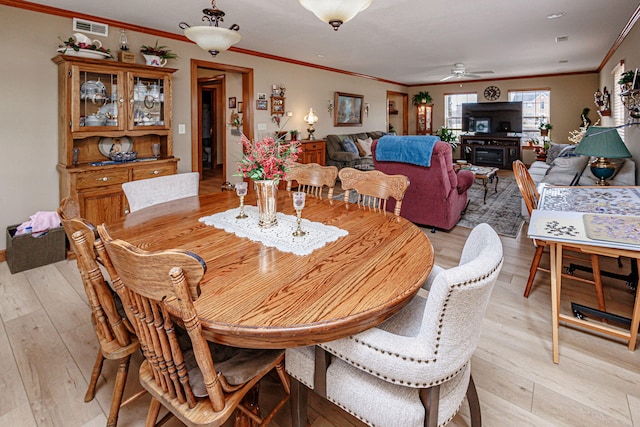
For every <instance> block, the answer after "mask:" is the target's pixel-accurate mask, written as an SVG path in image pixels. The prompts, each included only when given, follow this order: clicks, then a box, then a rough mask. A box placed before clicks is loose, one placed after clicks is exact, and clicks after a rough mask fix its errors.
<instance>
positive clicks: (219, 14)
mask: <svg viewBox="0 0 640 427" xmlns="http://www.w3.org/2000/svg"><path fill="white" fill-rule="evenodd" d="M202 13H204V16H203V17H202V20H203V21H205V22H206V21H209V25H198V26H194V27H192V26H190V25H189V24H187V23H186V22H181V23H180V24H178V26H179V27H180V28H181V29H183V30H184V35H185V37H187V38H188V39H189V40H191V41H193V42H195V43H196V44H197V45H198V46H200V48H202V49H204V50H206V51H208V52H209V53H210V54H211V55H212V56H216V55H217V54H219V53H220V52H223V51H225V50H227V49H229V48H230V47H231V45H234V44H236V43H238V42H239V41H240V39H242V36H241V35H240V33H239V32H238V30H239V29H240V27H239V26H238V25H236V24H233V25H232V26H230V27H229V29H227V28H220V27H218V23H219V22H222V21H224V19H223V17H224V12H223V11H221V10H220V9H218V8H217V7H216V0H211V8H206V9H203V10H202Z"/></svg>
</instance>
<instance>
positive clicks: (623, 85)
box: [618, 70, 640, 92]
mask: <svg viewBox="0 0 640 427" xmlns="http://www.w3.org/2000/svg"><path fill="white" fill-rule="evenodd" d="M635 77H636V72H635V71H631V70H629V71H625V72H624V73H622V77H620V80H618V84H619V85H620V89H621V90H622V91H623V92H624V91H625V90H629V89H635V87H633V86H634V79H635ZM635 80H636V84H635V86H638V84H639V83H640V82H638V81H637V79H635Z"/></svg>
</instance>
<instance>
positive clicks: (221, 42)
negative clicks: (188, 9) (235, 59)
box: [184, 25, 242, 52]
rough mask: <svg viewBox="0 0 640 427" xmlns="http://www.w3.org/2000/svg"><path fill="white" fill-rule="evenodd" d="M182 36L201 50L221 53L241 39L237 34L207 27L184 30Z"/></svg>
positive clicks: (225, 29) (227, 30)
mask: <svg viewBox="0 0 640 427" xmlns="http://www.w3.org/2000/svg"><path fill="white" fill-rule="evenodd" d="M184 35H185V36H186V37H187V38H188V39H189V40H191V41H193V42H195V43H196V44H197V45H198V46H200V48H201V49H204V50H208V51H215V52H223V51H225V50H227V49H229V48H230V47H231V46H232V45H234V44H236V43H238V42H239V41H240V40H241V39H242V35H240V33H239V32H237V31H233V30H229V29H227V28H220V27H214V26H208V25H199V26H195V27H189V28H185V30H184Z"/></svg>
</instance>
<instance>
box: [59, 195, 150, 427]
mask: <svg viewBox="0 0 640 427" xmlns="http://www.w3.org/2000/svg"><path fill="white" fill-rule="evenodd" d="M79 214H80V210H79V206H78V202H77V200H75V199H73V198H70V197H67V198H65V199H63V200H62V202H61V204H60V207H59V208H58V215H59V216H60V219H61V221H62V226H63V227H64V230H65V233H66V234H67V237H68V238H69V242H70V246H71V248H72V250H73V252H74V253H75V255H76V260H77V264H78V271H79V272H80V276H81V278H82V283H83V285H84V289H85V292H86V294H87V299H88V301H89V306H90V308H91V318H92V321H93V325H94V329H95V332H96V335H97V337H98V344H99V348H98V355H97V357H96V362H95V364H94V367H93V370H92V371H91V379H90V380H89V387H88V389H87V392H86V394H85V397H84V401H85V402H90V401H91V400H93V398H94V397H95V394H96V385H97V383H98V379H99V378H100V374H101V373H102V367H103V364H104V360H105V359H107V360H116V361H118V370H117V373H116V378H115V381H114V385H113V395H112V398H111V407H110V409H109V417H108V419H107V426H108V427H115V426H116V425H117V422H118V414H119V412H120V408H121V407H122V406H125V405H127V404H128V403H130V402H132V401H133V400H135V399H137V398H138V397H140V396H141V395H142V394H144V393H145V390H142V391H141V392H139V393H136V394H134V395H133V396H131V397H130V398H128V399H127V400H126V401H124V402H123V401H122V399H123V396H124V388H125V384H126V382H127V375H128V372H129V362H130V359H131V355H132V354H133V353H135V352H136V351H138V349H139V348H140V344H139V342H138V339H137V337H136V336H135V334H134V332H133V328H132V327H131V324H130V323H129V321H128V320H127V319H126V317H124V315H123V314H120V311H119V310H118V308H117V306H118V305H117V303H116V299H115V298H114V296H113V295H114V294H113V291H112V289H111V288H110V287H109V285H108V284H107V282H106V281H105V278H104V276H103V274H102V270H101V269H100V264H102V265H103V266H104V267H105V269H106V270H107V272H108V273H109V274H110V275H112V274H115V273H114V271H113V268H112V267H111V263H110V262H109V260H108V257H107V255H106V253H105V252H104V246H102V242H101V241H100V240H99V238H96V235H97V233H96V230H95V228H94V227H93V225H92V224H91V223H89V222H88V221H86V220H84V219H82V218H80V217H79Z"/></svg>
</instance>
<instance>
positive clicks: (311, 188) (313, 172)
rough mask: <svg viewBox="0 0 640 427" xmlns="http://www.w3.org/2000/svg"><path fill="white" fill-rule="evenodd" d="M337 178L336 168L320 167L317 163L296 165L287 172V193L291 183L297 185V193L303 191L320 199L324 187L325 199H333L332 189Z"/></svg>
mask: <svg viewBox="0 0 640 427" xmlns="http://www.w3.org/2000/svg"><path fill="white" fill-rule="evenodd" d="M337 178H338V168H337V167H335V166H321V165H319V164H317V163H306V164H303V163H296V164H294V165H293V166H292V167H291V169H290V170H289V171H288V172H287V175H286V179H287V191H291V186H292V183H293V181H296V182H297V183H298V191H303V192H305V193H307V194H310V195H312V196H314V197H317V198H322V192H323V190H324V187H327V188H328V189H329V190H328V193H327V197H328V198H329V199H331V198H333V189H334V187H335V185H336V179H337Z"/></svg>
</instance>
